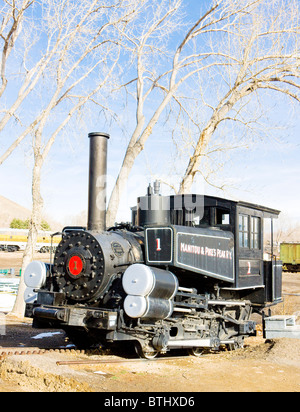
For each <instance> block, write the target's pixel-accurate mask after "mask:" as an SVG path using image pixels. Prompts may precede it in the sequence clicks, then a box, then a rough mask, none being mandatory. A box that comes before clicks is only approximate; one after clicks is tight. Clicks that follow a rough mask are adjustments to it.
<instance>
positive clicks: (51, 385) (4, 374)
mask: <svg viewBox="0 0 300 412" xmlns="http://www.w3.org/2000/svg"><path fill="white" fill-rule="evenodd" d="M2 380H3V381H4V382H12V383H15V382H17V384H18V385H19V387H20V391H25V392H91V388H90V387H89V385H87V384H85V383H83V382H78V381H76V380H75V379H72V378H68V377H65V376H62V375H56V374H52V373H46V372H44V371H43V370H41V369H39V368H36V367H34V366H32V365H31V364H30V363H29V362H28V361H25V362H24V361H20V362H17V363H15V362H14V363H12V362H10V361H9V360H5V361H3V362H1V363H0V383H1V381H2Z"/></svg>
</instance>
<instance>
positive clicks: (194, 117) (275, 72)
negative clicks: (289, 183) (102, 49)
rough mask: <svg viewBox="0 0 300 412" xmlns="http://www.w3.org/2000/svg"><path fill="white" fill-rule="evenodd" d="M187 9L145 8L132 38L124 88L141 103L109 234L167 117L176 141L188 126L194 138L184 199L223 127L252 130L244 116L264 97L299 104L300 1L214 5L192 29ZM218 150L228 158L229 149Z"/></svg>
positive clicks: (174, 4)
mask: <svg viewBox="0 0 300 412" xmlns="http://www.w3.org/2000/svg"><path fill="white" fill-rule="evenodd" d="M182 6H183V3H182V2H181V1H180V0H178V1H175V0H174V1H162V2H160V4H159V6H158V5H157V4H155V6H153V7H154V9H152V8H151V6H150V5H149V3H147V8H146V11H145V13H144V15H143V18H144V20H143V22H142V29H140V30H139V29H138V28H135V29H131V30H127V32H126V39H127V47H128V50H129V51H130V52H131V53H132V56H133V64H134V65H135V75H134V76H132V78H131V79H128V81H127V82H126V83H125V84H124V86H125V87H126V90H127V92H128V94H129V95H132V96H134V98H135V100H136V125H135V129H134V131H133V133H132V134H131V137H130V140H129V144H128V147H127V150H126V153H125V156H124V159H123V163H122V166H121V169H120V172H119V175H118V177H117V180H116V184H115V186H114V188H113V191H112V194H111V198H110V200H109V205H108V212H107V225H108V226H109V225H112V224H114V222H115V219H116V214H117V210H118V205H119V202H120V199H121V196H122V192H123V188H124V187H125V183H126V181H127V179H128V176H129V174H130V171H131V170H132V167H133V164H134V162H135V159H136V158H137V156H138V155H139V154H140V153H141V151H142V150H144V147H145V144H146V142H147V140H148V139H149V137H150V136H151V134H152V132H153V129H154V127H155V126H156V125H157V124H158V122H159V121H160V122H161V121H162V115H165V117H166V118H168V119H169V120H170V119H171V117H172V119H173V120H172V122H173V126H174V135H175V134H176V133H177V131H178V129H179V128H180V124H182V122H183V120H182V119H183V118H184V119H185V120H184V121H185V122H186V123H188V124H189V128H190V129H193V132H192V133H193V135H194V136H196V139H195V138H194V139H193V140H192V144H191V145H190V146H189V149H188V150H186V152H187V153H189V156H190V157H189V159H188V166H187V168H186V171H185V173H184V174H183V178H182V181H181V183H180V187H179V190H178V192H180V193H183V192H189V191H190V189H191V185H192V182H193V180H194V178H195V175H196V174H197V173H198V172H199V166H200V162H201V160H202V159H203V158H204V157H206V158H207V156H208V154H209V153H212V152H215V151H216V148H209V143H210V142H211V138H212V136H214V133H215V132H216V130H217V128H218V127H219V126H220V124H221V123H222V122H225V121H227V122H234V123H235V124H246V125H248V127H249V128H250V127H251V126H252V125H253V124H254V123H255V119H254V118H253V117H252V118H250V117H248V118H247V116H245V112H246V113H247V103H249V102H250V103H251V102H253V99H252V98H255V97H256V99H259V96H260V95H259V93H258V91H259V90H264V89H268V90H273V91H277V92H280V93H282V94H284V95H286V96H288V97H290V98H291V99H294V100H297V101H298V99H299V97H298V94H297V93H298V92H297V90H298V87H299V83H298V80H299V50H298V36H299V15H298V10H299V5H298V3H297V1H296V0H289V1H288V2H286V1H282V0H271V1H269V0H242V1H241V0H216V1H212V2H211V6H210V8H207V5H204V4H200V5H199V9H200V16H199V18H197V19H195V20H194V22H192V23H190V24H189V25H188V24H187V23H186V20H183V19H181V17H180V16H181V15H180V13H181V12H182ZM127 29H128V28H127ZM178 39H180V40H179V41H178ZM175 42H177V46H176V47H174V44H175ZM133 86H135V89H134V90H132V87H133ZM247 98H248V100H247ZM251 99H252V100H251ZM248 109H249V105H248ZM146 113H147V115H146ZM260 115H261V114H257V115H256V116H257V117H256V118H259V117H260ZM246 118H247V120H246ZM239 130H240V129H239ZM244 144H245V143H244ZM218 146H219V148H218V150H224V148H225V143H224V144H223V145H218ZM236 146H237V144H236V143H233V142H230V147H231V148H232V147H236Z"/></svg>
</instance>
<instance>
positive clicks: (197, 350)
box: [188, 348, 203, 358]
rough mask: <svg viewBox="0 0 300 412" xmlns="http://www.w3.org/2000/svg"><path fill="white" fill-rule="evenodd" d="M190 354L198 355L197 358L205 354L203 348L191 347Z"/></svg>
mask: <svg viewBox="0 0 300 412" xmlns="http://www.w3.org/2000/svg"><path fill="white" fill-rule="evenodd" d="M188 354H189V355H190V356H196V357H197V358H200V356H202V355H203V349H202V348H189V349H188Z"/></svg>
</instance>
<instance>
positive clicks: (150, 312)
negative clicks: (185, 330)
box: [124, 295, 173, 320]
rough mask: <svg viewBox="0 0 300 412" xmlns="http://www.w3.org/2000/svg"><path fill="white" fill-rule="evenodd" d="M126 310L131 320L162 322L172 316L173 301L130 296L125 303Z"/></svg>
mask: <svg viewBox="0 0 300 412" xmlns="http://www.w3.org/2000/svg"><path fill="white" fill-rule="evenodd" d="M124 310H125V312H126V314H127V315H128V316H129V317H130V318H134V319H137V318H142V319H158V320H161V319H166V318H168V317H170V316H171V315H172V313H173V303H172V301H171V300H164V299H155V298H149V297H145V296H133V295H128V296H126V299H125V301H124Z"/></svg>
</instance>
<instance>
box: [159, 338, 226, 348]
mask: <svg viewBox="0 0 300 412" xmlns="http://www.w3.org/2000/svg"><path fill="white" fill-rule="evenodd" d="M231 343H234V340H226V341H219V340H218V339H189V340H187V339H181V340H169V342H168V344H167V347H168V348H216V347H219V346H220V345H229V344H231Z"/></svg>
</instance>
